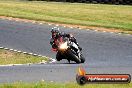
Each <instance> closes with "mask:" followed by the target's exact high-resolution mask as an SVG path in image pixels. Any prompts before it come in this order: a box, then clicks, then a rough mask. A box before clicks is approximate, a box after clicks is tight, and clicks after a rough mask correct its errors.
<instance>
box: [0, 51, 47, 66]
mask: <svg viewBox="0 0 132 88" xmlns="http://www.w3.org/2000/svg"><path fill="white" fill-rule="evenodd" d="M42 60H45V61H46V60H48V58H46V57H45V58H44V57H38V56H32V55H27V54H23V53H17V52H13V51H8V50H3V49H0V65H5V64H26V63H39V62H41V61H42Z"/></svg>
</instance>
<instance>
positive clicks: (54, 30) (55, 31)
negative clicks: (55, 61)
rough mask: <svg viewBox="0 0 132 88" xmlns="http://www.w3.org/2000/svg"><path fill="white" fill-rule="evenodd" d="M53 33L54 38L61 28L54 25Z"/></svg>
mask: <svg viewBox="0 0 132 88" xmlns="http://www.w3.org/2000/svg"><path fill="white" fill-rule="evenodd" d="M51 33H52V38H55V37H56V36H57V35H58V34H59V33H60V30H59V28H58V27H53V28H52V30H51Z"/></svg>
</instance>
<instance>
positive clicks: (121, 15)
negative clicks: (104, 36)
mask: <svg viewBox="0 0 132 88" xmlns="http://www.w3.org/2000/svg"><path fill="white" fill-rule="evenodd" d="M0 15H1V16H11V17H19V18H26V19H33V20H39V21H47V22H57V23H65V24H76V25H83V26H95V27H106V28H117V29H121V30H124V31H132V6H128V5H103V4H83V3H57V2H41V1H39V2H35V1H34V2H26V1H23V2H22V1H19V2H17V1H0Z"/></svg>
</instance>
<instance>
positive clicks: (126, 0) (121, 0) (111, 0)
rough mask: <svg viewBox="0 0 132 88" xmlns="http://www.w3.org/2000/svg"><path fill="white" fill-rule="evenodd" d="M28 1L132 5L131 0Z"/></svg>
mask: <svg viewBox="0 0 132 88" xmlns="http://www.w3.org/2000/svg"><path fill="white" fill-rule="evenodd" d="M28 1H57V2H72V3H73V2H79V3H95V4H97V3H101V4H102V3H103V4H123V5H125V4H128V5H132V0H28Z"/></svg>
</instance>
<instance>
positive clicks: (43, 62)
mask: <svg viewBox="0 0 132 88" xmlns="http://www.w3.org/2000/svg"><path fill="white" fill-rule="evenodd" d="M0 49H5V50H10V51H14V52H19V53H23V54H30V55H34V56H39V57H47V56H43V55H38V54H34V53H27V52H22V51H19V50H15V49H9V48H5V47H0ZM47 58H49V57H47ZM54 62H56V60H55V59H52V58H49V61H45V60H42V61H41V62H39V63H37V64H47V63H54ZM31 64H34V63H27V64H7V65H0V66H18V65H29V66H30V65H31Z"/></svg>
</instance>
